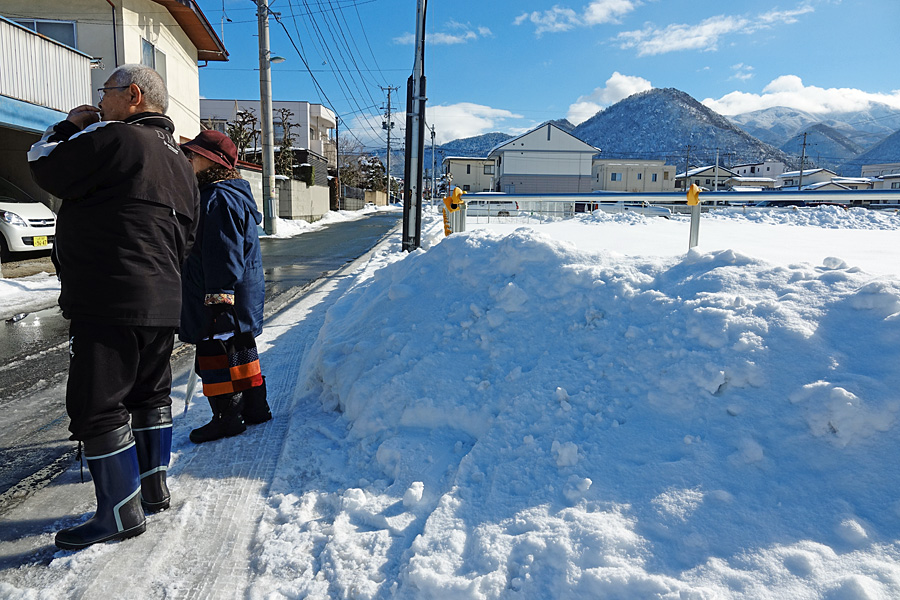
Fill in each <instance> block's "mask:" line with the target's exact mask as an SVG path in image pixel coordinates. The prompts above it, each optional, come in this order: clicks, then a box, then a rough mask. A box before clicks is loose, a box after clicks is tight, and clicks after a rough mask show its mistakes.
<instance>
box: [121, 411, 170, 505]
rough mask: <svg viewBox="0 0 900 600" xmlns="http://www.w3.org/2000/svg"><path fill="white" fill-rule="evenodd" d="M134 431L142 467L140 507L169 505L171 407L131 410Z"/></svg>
mask: <svg viewBox="0 0 900 600" xmlns="http://www.w3.org/2000/svg"><path fill="white" fill-rule="evenodd" d="M131 431H133V432H134V443H135V446H136V447H137V457H138V466H139V467H140V470H141V506H143V507H144V511H145V512H148V513H155V512H159V511H161V510H166V509H167V508H169V503H170V499H171V496H170V495H169V487H168V486H167V485H166V470H167V469H168V468H169V458H170V457H171V453H172V407H171V406H161V407H159V408H151V409H149V410H136V411H134V412H133V413H131Z"/></svg>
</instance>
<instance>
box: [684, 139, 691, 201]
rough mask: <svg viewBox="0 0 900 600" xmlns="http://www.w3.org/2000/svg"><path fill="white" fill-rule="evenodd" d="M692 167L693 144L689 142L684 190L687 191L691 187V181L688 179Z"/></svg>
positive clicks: (685, 160)
mask: <svg viewBox="0 0 900 600" xmlns="http://www.w3.org/2000/svg"><path fill="white" fill-rule="evenodd" d="M690 168H691V145H690V144H688V147H687V156H685V158H684V191H685V192H686V191H687V189H688V188H689V187H691V186H690V185H689V184H690V181H688V170H689V169H690Z"/></svg>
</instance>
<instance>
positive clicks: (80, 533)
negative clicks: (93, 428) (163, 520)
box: [56, 424, 147, 550]
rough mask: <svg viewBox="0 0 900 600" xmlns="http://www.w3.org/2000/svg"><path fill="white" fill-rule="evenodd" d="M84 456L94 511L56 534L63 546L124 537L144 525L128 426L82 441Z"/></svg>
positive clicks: (141, 530) (84, 545)
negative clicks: (95, 497)
mask: <svg viewBox="0 0 900 600" xmlns="http://www.w3.org/2000/svg"><path fill="white" fill-rule="evenodd" d="M84 457H85V459H86V460H87V463H88V470H89V471H90V472H91V478H92V479H93V480H94V493H95V494H96V496H97V512H96V513H94V516H93V517H91V518H90V519H88V520H87V521H86V522H84V523H82V524H81V525H76V526H75V527H70V528H68V529H63V530H62V531H60V532H58V533H57V534H56V545H57V546H58V547H60V548H62V549H63V550H80V549H82V548H87V547H88V546H90V545H91V544H96V543H99V542H109V541H112V540H124V539H126V538H130V537H134V536H136V535H140V534H142V533H144V531H145V530H146V529H147V524H146V520H145V518H144V511H143V510H142V509H141V483H140V477H139V471H138V460H137V452H136V451H135V446H134V437H133V436H132V435H131V427H130V426H129V425H127V424H126V425H122V426H121V427H119V428H118V429H114V430H112V431H110V432H108V433H104V434H102V435H98V436H97V437H93V438H91V439H89V440H85V441H84Z"/></svg>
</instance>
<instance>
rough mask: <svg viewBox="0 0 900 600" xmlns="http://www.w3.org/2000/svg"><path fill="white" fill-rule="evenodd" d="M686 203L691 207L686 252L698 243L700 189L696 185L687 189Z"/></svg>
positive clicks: (693, 184)
mask: <svg viewBox="0 0 900 600" xmlns="http://www.w3.org/2000/svg"><path fill="white" fill-rule="evenodd" d="M687 203H688V206H690V207H691V233H690V239H689V240H688V250H690V249H691V248H693V247H694V246H696V245H697V244H698V243H699V241H700V188H699V187H697V184H696V183H692V184H691V187H689V188H688V191H687Z"/></svg>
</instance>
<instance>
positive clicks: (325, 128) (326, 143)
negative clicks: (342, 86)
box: [200, 98, 337, 167]
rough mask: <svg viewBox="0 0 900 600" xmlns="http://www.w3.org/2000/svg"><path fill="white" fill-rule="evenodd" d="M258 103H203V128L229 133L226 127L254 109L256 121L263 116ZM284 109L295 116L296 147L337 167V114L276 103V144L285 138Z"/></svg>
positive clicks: (310, 105) (315, 106)
mask: <svg viewBox="0 0 900 600" xmlns="http://www.w3.org/2000/svg"><path fill="white" fill-rule="evenodd" d="M259 107H260V104H259V100H212V99H207V98H204V99H202V100H200V120H201V121H202V122H203V124H204V126H206V127H209V128H210V129H216V130H218V131H221V132H222V133H225V132H226V127H227V124H228V123H230V122H234V121H235V119H236V118H237V113H238V112H239V111H247V110H251V111H252V112H253V114H254V115H256V117H257V118H259V113H260V108H259ZM281 109H287V110H288V111H290V112H291V113H293V115H292V116H291V117H290V121H289V122H290V123H292V124H293V125H295V127H294V128H293V132H294V134H295V135H296V136H297V137H296V138H295V139H294V148H304V149H306V150H309V151H311V152H313V153H315V154H318V155H319V156H324V157H325V158H326V159H327V160H328V165H329V166H332V167H333V166H336V165H337V144H336V142H335V139H334V131H335V129H336V128H337V118H336V116H335V114H334V112H333V111H332V110H331V109H329V108H327V107H325V106H323V105H321V104H313V103H310V102H302V101H278V100H276V101H273V102H272V117H273V123H274V126H275V127H274V129H275V131H274V136H275V139H274V144H275V145H276V146H278V140H280V139H281V138H282V136H283V135H284V124H283V123H282V120H281Z"/></svg>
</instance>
